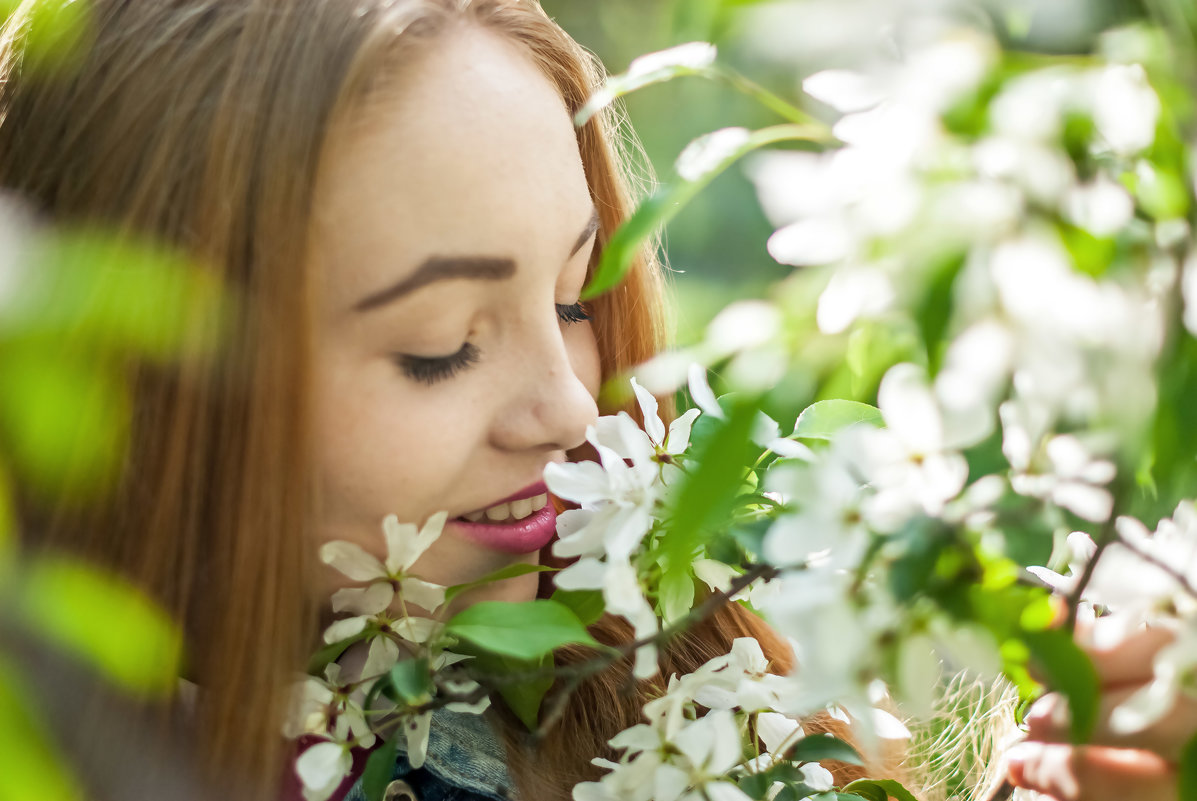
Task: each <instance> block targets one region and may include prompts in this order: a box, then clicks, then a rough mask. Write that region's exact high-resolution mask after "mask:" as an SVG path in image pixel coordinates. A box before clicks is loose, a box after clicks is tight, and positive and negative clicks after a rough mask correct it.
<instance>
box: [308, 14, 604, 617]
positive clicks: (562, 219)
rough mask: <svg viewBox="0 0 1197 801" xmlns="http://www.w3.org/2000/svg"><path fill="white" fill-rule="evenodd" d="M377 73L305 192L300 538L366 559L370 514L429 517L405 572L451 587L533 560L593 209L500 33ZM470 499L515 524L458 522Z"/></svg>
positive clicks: (543, 98) (563, 415) (591, 364)
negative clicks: (310, 382)
mask: <svg viewBox="0 0 1197 801" xmlns="http://www.w3.org/2000/svg"><path fill="white" fill-rule="evenodd" d="M398 72H399V74H398V75H397V76H396V78H395V80H394V81H391V82H388V85H387V86H386V88H385V89H384V90H382V92H381V94H380V96H377V97H375V98H374V99H372V100H371V101H370V102H369V103H367V104H365V105H366V107H364V108H362V109H361V110H360V119H353V120H350V121H348V122H346V123H343V130H342V132H341V134H340V135H339V136H338V137H337V139H336V142H335V144H334V145H333V146H332V153H331V155H330V156H329V161H328V163H327V166H326V169H325V170H324V172H323V174H322V176H321V179H320V184H319V187H318V190H317V209H316V227H315V236H314V240H313V257H314V259H315V262H316V264H315V265H314V266H315V268H316V270H317V275H320V276H321V278H320V280H321V282H322V283H321V284H320V287H321V291H320V292H319V306H318V312H317V313H318V319H317V323H316V326H317V328H316V335H317V336H316V338H317V352H316V357H315V361H316V365H315V366H316V370H315V380H316V401H317V418H316V419H317V435H316V436H317V440H316V441H317V448H318V453H317V458H318V460H319V469H320V477H321V498H320V500H321V507H322V509H323V512H322V515H323V520H322V521H321V528H320V534H321V537H322V538H323V539H325V540H330V539H340V540H349V541H352V542H356V543H358V544H360V545H362V546H363V547H365V548H366V549H367V550H369V551H371V552H373V553H375V554H378V555H382V554H383V551H384V547H383V538H382V534H381V528H380V525H381V521H382V519H383V517H384V516H386V515H388V514H392V513H393V514H396V515H398V517H399V520H400V521H401V522H413V523H422V522H423V521H424V520H426V519H427V518H428V517H429V516H430V515H432V514H434V513H435V512H437V511H441V510H444V511H447V512H448V514H449V523H448V524H447V525H446V527H445V532H444V534H443V535H442V537H441V539H440V540H439V541H438V542H437V543H435V544H434V545H433V546H432V548H431V549H430V550H428V551H427V552H426V553H425V554H424V556H423V557H421V559H420V560H419V561H418V562H417V563H416V565H415V567H414V569H413V571H412V572H414V573H415V574H416V575H418V576H420V577H421V578H425V579H427V580H429V581H433V582H436V583H439V584H457V583H461V582H465V581H470V580H472V579H476V578H478V577H480V576H482V575H484V574H486V573H488V572H490V571H492V570H495V569H497V568H499V567H502V566H504V565H508V564H511V563H513V562H517V561H518V562H535V561H536V560H537V556H538V554H537V551H538V550H539V548H540V547H542V546H543V545H544V544H545V541H544V540H545V536H546V535H545V532H546V530H547V531H548V532H549V536H551V530H552V521H551V519H550V520H549V522H548V526H547V528H546V526H545V525H544V524H543V518H545V517H546V516H547V517H550V518H551V511H550V512H547V513H542V514H541V515H540V516H539V517H538V516H537V515H536V514H535V513H532V514H530V515H529V514H528V513H529V509H530V508H531V509H535V507H536V506H537V505H538V504H541V503H543V502H544V501H543V499H538V498H536V497H535V496H538V495H542V493H543V492H544V489H543V487H537V486H536V485H538V484H539V483H540V482H541V473H542V471H543V469H544V466H545V465H546V464H547V463H548V462H550V461H559V460H563V459H564V458H565V452H566V451H567V450H568V449H570V448H573V447H575V446H577V445H579V444H580V443H582V441H583V439H584V435H585V431H586V426H587V425H588V424H589V423H591V422H592V421H593V420H594V419H595V417H596V415H597V410H596V407H595V401H594V398H595V395H596V394H597V391H598V385H599V361H598V351H597V347H596V343H595V338H594V333H593V331H592V329H591V326H590V324H589V323H588V322H586V321H585V320H582V319H579V318H580V317H582V316H583V314H584V312H583V310H582V307H580V306H578V305H577V304H578V295H579V293H580V292H581V290H582V286H583V284H584V283H585V280H586V269H587V264H588V262H589V260H590V255H591V251H592V249H593V247H594V239H595V227H596V216H595V210H594V205H593V203H592V201H591V197H590V192H589V189H588V186H587V182H586V175H585V172H584V171H583V166H582V161H581V158H580V156H579V153H578V145H577V139H576V138H575V133H574V128H573V124H572V122H571V119H570V115H569V113H568V111H567V110H566V107H565V104H564V101H563V100H562V98H561V96H560V94H559V93H558V92H557V90H556V89H555V87H554V86H553V85H552V84H551V83H550V82H549V81H548V79H547V78H545V77H544V76H543V75H542V74H541V73H540V72H539V71H538V69H537V68H536V66H535V65H534V64H533V63H532V62H531V61H530V60H529V59H528V58H527V57H526V56H525V55H524V54H523V53H522V52H521V51H520V50H518V49H517V47H516V46H515V45H513V44H510V43H508V42H507V41H505V40H504V39H502V38H500V37H499V36H498V35H496V34H493V33H489V32H486V31H482V30H479V29H475V28H472V27H467V28H464V29H462V30H457V31H452V32H449V33H446V34H445V35H443V36H442V38H440V39H439V40H437V41H436V42H435V43H433V44H432V46H431V47H429V48H427V49H425V50H423V51H422V52H420V53H419V54H418V55H417V56H416V57H415V58H414V59H412V60H411V61H410V62H409V63H406V64H405V65H404V67H403V68H402V69H401V70H399V71H398ZM529 495H531V496H533V497H531V498H525V499H524V500H523V501H522V502H519V503H512V504H508V505H504V504H503V502H504V501H505V500H506V499H509V498H511V497H512V496H515V497H517V498H519V497H523V496H529ZM550 509H551V506H550ZM487 510H489V511H490V517H494V516H499V515H502V516H504V517H505V519H506V520H508V521H511V520H515V518H518V517H522V516H523V515H528V516H527V517H523V522H518V521H517V522H516V523H508V524H505V523H503V522H499V523H496V524H488V523H487V522H486V521H487V520H488V519H489V518H488V517H486V516H484V517H483V521H482V522H481V523H478V524H470V523H469V522H468V521H466V520H464V519H463V517H464V516H467V515H468V516H470V517H475V516H477V515H478V513H483V514H484V515H485V514H486V512H487ZM538 519H539V520H541V521H542V522H541V524H540V525H539V526H538V525H536V524H535V522H536V520H538ZM330 580H331V579H330ZM535 586H536V577H535V576H534V575H530V576H526V577H523V578H522V579H515V580H511V581H507V582H503V583H501V584H499V585H495V587H494V589H493V590H492V591H490V592H489V593H488V594H487V595H486V597H492V598H493V597H501V598H506V599H517V598H527V597H531V596H532V595H533V594H534V592H535ZM477 599H478V596H475V598H474V600H477Z"/></svg>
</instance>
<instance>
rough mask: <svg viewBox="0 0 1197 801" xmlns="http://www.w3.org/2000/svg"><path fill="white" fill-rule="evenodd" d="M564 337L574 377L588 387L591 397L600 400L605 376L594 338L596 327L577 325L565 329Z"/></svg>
mask: <svg viewBox="0 0 1197 801" xmlns="http://www.w3.org/2000/svg"><path fill="white" fill-rule="evenodd" d="M563 336H564V339H565V349H566V350H567V351H568V352H569V363H570V366H572V367H573V370H574V375H576V376H577V377H578V380H579V381H581V382H582V385H583V386H584V387H586V390H587V391H588V392H589V393H590V397H592V398H598V394H599V388H600V386H601V385H602V381H603V375H602V367H601V366H600V363H599V350H598V340H597V339H595V337H594V326H593V325H591V324H590V323H575V324H574V325H571V326H568V327H567V328H566V329H565V333H564V335H563Z"/></svg>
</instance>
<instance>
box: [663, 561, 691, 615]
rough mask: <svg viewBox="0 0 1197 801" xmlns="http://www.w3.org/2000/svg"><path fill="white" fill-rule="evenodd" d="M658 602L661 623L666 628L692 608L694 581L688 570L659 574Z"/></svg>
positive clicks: (667, 571) (668, 571)
mask: <svg viewBox="0 0 1197 801" xmlns="http://www.w3.org/2000/svg"><path fill="white" fill-rule="evenodd" d="M658 600H659V603H660V613H661V620H662V622H663V623H664V624H665V625H666V626H668V625H670V624H672V623H675V622H676V621H678V620H681V619H682V618H683V617H685V616H686V615H687V614H688V613H689V612H690V610H691V609H693V608H694V579H693V578H691V576H690V570H689V569H684V570H666V571H664V572H663V573H662V574H661V584H660V587H659V588H658Z"/></svg>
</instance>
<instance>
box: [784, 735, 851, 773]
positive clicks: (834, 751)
mask: <svg viewBox="0 0 1197 801" xmlns="http://www.w3.org/2000/svg"><path fill="white" fill-rule="evenodd" d="M786 759H788V760H790V761H791V762H822V761H823V760H824V759H835V760H838V761H840V762H847V763H848V764H849V765H863V764H864V761H863V760H862V759H861V758H860V753H859V752H857V750H856V749H855V748H853V747H852V746H851V745H849V744H848V743H846V742H844V741H843V740H841V739H840V738H838V737H833V736H832V735H830V734H812V735H810V736H808V737H803V738H802V739H801V740H799V741H798V744H797V745H796V746H794V749H793V750H792V751H790V752H789V753H788V754H787V755H786Z"/></svg>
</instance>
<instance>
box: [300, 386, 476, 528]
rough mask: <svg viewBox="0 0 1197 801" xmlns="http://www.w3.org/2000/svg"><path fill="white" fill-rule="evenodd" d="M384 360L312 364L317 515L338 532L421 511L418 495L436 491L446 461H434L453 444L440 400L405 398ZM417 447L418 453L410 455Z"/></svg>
mask: <svg viewBox="0 0 1197 801" xmlns="http://www.w3.org/2000/svg"><path fill="white" fill-rule="evenodd" d="M385 373H386V366H385V365H359V366H358V367H357V368H356V369H353V368H350V367H347V366H344V365H342V366H341V367H340V368H339V369H337V368H333V369H331V370H324V371H317V374H316V375H317V379H318V380H319V381H320V384H319V388H318V389H317V391H316V393H315V397H316V401H317V406H316V410H315V411H316V416H315V427H316V430H315V446H316V452H315V458H316V466H317V471H318V476H319V481H320V489H321V505H322V518H323V521H324V523H325V526H326V531H327V529H328V527H331V528H332V529H333V531H332V532H328V533H335V535H336V536H338V537H344V536H345V532H344V528H345V527H363V528H364V529H365V530H367V531H370V532H373V531H374V526H376V525H377V524H378V523H379V522H380V521H381V520H382V518H383V517H384V516H386V515H387V514H397V515H399V516H400V518H401V519H407V517H412V516H416V515H419V514H421V513H423V512H424V511H425V510H424V509H422V508H417V507H418V506H419V505H420V501H421V499H427V498H428V497H435V496H436V495H437V494H439V492H440V491H442V490H443V487H441V486H440V484H441V483H443V482H444V480H445V478H444V474H446V473H449V472H452V470H453V466H452V465H449V464H443V465H442V464H438V459H442V458H447V457H448V455H449V454H453V453H456V452H457V451H458V450H459V449H455V448H453V447H452V445H453V443H452V442H449V441H447V440H449V439H451V438H452V436H453V432H455V431H457V430H459V429H458V427H454V426H451V425H447V424H446V417H449V416H451V415H454V414H455V413H456V410H454V409H452V408H448V406H449V405H447V404H445V403H439V404H424V403H420V402H419V399H418V398H416V397H407V396H406V395H407V394H408V393H404V392H403V387H402V386H401V385H400V379H399V378H398V377H397V376H388V375H386V374H385ZM413 454H418V455H419V458H414V457H413Z"/></svg>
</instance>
